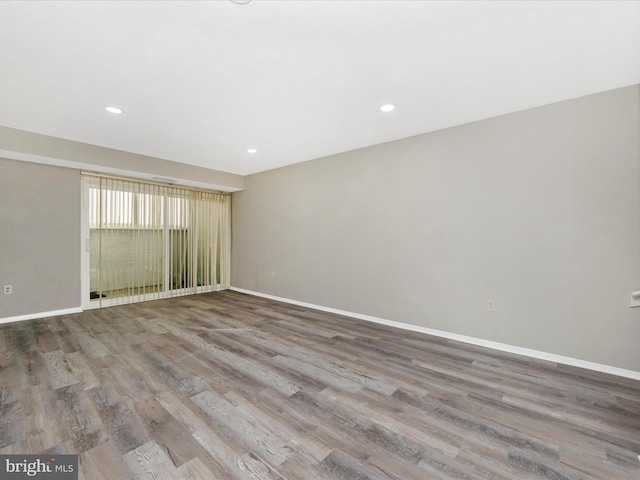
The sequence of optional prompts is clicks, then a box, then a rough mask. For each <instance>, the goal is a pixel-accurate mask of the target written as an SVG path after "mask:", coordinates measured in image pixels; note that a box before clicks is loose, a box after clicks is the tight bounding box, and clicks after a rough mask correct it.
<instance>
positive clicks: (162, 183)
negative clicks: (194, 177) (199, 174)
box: [80, 170, 231, 196]
mask: <svg viewBox="0 0 640 480" xmlns="http://www.w3.org/2000/svg"><path fill="white" fill-rule="evenodd" d="M80 174H81V175H82V176H83V177H93V178H109V179H112V180H124V181H127V182H137V183H142V184H145V185H159V186H162V187H173V188H179V189H181V190H189V191H191V192H203V193H217V194H220V195H226V196H230V195H231V194H230V193H229V192H223V191H221V190H208V189H205V188H196V187H190V186H188V185H180V184H178V183H176V182H177V181H175V182H174V181H172V180H171V179H169V178H167V179H166V180H165V181H162V180H157V181H153V180H147V179H146V178H136V177H126V176H123V175H110V174H107V173H100V172H90V171H86V170H81V171H80Z"/></svg>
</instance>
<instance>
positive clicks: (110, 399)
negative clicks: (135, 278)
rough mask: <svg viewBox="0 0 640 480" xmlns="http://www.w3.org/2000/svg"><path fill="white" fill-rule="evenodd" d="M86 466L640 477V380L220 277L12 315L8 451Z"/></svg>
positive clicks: (4, 347)
mask: <svg viewBox="0 0 640 480" xmlns="http://www.w3.org/2000/svg"><path fill="white" fill-rule="evenodd" d="M45 452H47V453H78V454H79V455H80V457H79V463H80V472H79V476H80V478H81V479H87V480H102V479H104V480H118V479H156V480H158V479H169V480H180V479H206V480H212V479H213V480H224V479H292V480H308V479H348V480H364V479H379V480H388V479H401V480H411V479H442V480H445V479H503V480H528V479H541V478H545V479H558V480H575V479H585V480H593V479H602V480H605V479H606V480H615V479H640V457H638V455H639V454H640V382H637V381H634V380H630V379H625V378H619V377H615V376H610V375H606V374H601V373H595V372H590V371H586V370H581V369H578V368H574V367H568V366H563V365H556V364H553V363H550V362H544V361H537V360H532V359H529V358H524V357H519V356H517V355H512V354H507V353H502V352H496V351H492V350H488V349H484V348H480V347H475V346H471V345H466V344H462V343H458V342H454V341H451V340H446V339H441V338H436V337H430V336H427V335H423V334H419V333H412V332H408V331H403V330H397V329H393V328H390V327H385V326H381V325H376V324H372V323H367V322H363V321H359V320H354V319H351V318H346V317H342V316H339V315H333V314H328V313H323V312H318V311H313V310H309V309H305V308H302V307H297V306H292V305H288V304H283V303H278V302H275V301H271V300H266V299H262V298H256V297H251V296H248V295H244V294H241V293H237V292H232V291H225V292H215V293H211V294H203V295H196V296H189V297H180V298H175V299H169V300H158V301H154V302H147V303H139V304H134V305H126V306H118V307H111V308H105V309H102V310H91V311H87V312H84V313H81V314H75V315H68V316H60V317H53V318H49V319H45V320H33V321H27V322H20V323H14V324H7V325H2V326H0V453H2V454H10V453H20V454H31V453H34V454H35V453H45Z"/></svg>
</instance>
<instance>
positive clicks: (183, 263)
mask: <svg viewBox="0 0 640 480" xmlns="http://www.w3.org/2000/svg"><path fill="white" fill-rule="evenodd" d="M82 205H83V235H84V249H85V252H84V254H83V294H82V295H83V301H82V304H83V306H84V307H94V306H102V305H114V304H119V303H131V302H136V301H143V300H151V299H157V298H165V297H168V296H174V295H187V294H191V293H199V292H207V291H212V290H219V289H224V288H228V287H229V270H230V265H229V257H230V197H229V195H227V194H222V193H217V192H207V191H199V190H193V189H188V188H178V187H174V186H165V185H156V184H150V183H144V182H138V181H134V180H129V179H120V178H111V177H104V176H94V175H83V201H82Z"/></svg>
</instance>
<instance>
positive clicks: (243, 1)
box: [231, 0, 251, 5]
mask: <svg viewBox="0 0 640 480" xmlns="http://www.w3.org/2000/svg"><path fill="white" fill-rule="evenodd" d="M231 2H232V3H235V4H236V5H246V4H247V3H249V2H251V0H231Z"/></svg>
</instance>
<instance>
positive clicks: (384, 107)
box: [380, 103, 396, 112]
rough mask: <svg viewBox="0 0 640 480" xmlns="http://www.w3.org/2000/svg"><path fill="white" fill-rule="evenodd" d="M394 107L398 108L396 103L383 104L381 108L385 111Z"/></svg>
mask: <svg viewBox="0 0 640 480" xmlns="http://www.w3.org/2000/svg"><path fill="white" fill-rule="evenodd" d="M394 108H396V106H395V105H391V104H390V103H388V104H386V105H382V106H381V107H380V110H382V111H383V112H390V111H391V110H393V109H394Z"/></svg>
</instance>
